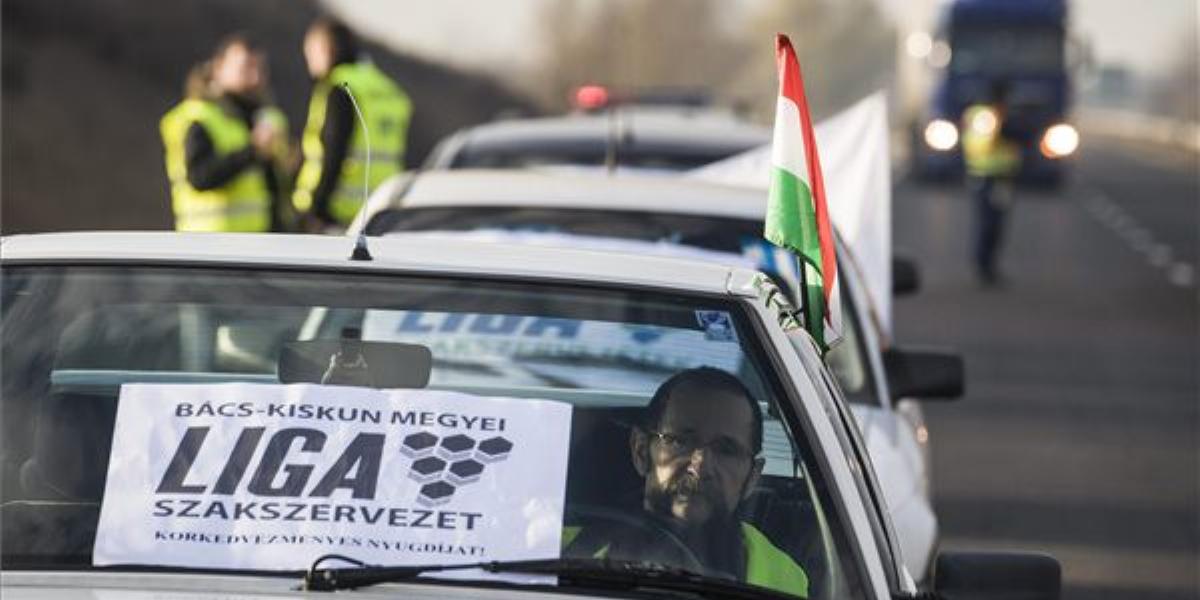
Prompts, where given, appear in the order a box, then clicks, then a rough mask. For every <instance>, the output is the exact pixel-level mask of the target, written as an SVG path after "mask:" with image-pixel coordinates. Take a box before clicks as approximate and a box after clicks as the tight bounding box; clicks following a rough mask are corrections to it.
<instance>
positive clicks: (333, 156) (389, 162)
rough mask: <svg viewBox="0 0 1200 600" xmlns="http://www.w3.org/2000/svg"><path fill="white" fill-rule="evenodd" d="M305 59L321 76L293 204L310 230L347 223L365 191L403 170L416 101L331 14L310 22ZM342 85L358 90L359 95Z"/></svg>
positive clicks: (316, 75)
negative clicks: (361, 51) (362, 54)
mask: <svg viewBox="0 0 1200 600" xmlns="http://www.w3.org/2000/svg"><path fill="white" fill-rule="evenodd" d="M304 59H305V62H306V63H307V64H308V72H309V74H310V75H311V76H312V77H313V79H314V81H315V83H314V85H313V91H312V98H311V100H310V101H309V105H308V119H307V121H306V122H305V124H304V134H303V137H302V139H301V149H302V151H303V154H304V161H303V163H302V165H301V167H300V173H299V175H298V176H297V178H296V187H295V191H294V192H293V193H292V205H293V207H294V208H295V210H296V211H297V212H298V213H299V214H300V215H301V216H302V221H303V223H304V225H305V228H306V229H309V230H310V231H321V230H327V229H331V228H344V227H346V226H348V225H350V223H351V222H352V221H353V220H354V217H355V215H356V214H358V211H359V209H360V208H361V207H362V205H363V203H364V202H365V200H366V194H369V193H370V191H371V190H373V189H375V187H377V186H378V185H379V184H380V183H382V182H383V181H384V180H385V179H387V178H388V177H391V176H392V175H394V174H396V173H399V172H400V171H401V170H402V169H403V165H404V162H403V161H404V150H405V145H406V143H407V138H408V124H409V120H410V117H411V115H412V104H411V102H409V99H408V95H407V94H405V93H404V91H403V90H402V89H400V87H399V86H398V85H396V83H395V82H393V81H392V80H391V78H389V77H388V76H387V75H385V74H384V73H383V72H382V71H380V70H379V68H377V67H376V66H375V65H374V64H372V63H370V62H369V61H366V60H360V59H359V56H358V41H357V39H356V37H355V36H354V34H353V33H352V32H351V31H350V29H349V28H348V27H346V25H345V24H343V23H340V22H338V21H336V20H334V19H332V18H329V17H322V18H319V19H317V21H315V22H314V23H313V24H312V26H311V27H309V29H308V32H307V34H305V37H304ZM342 86H345V87H348V88H349V90H350V92H351V93H353V101H352V100H351V97H350V95H349V94H347V93H346V91H345V89H343V87H342ZM355 102H356V103H357V105H358V108H359V110H360V111H361V112H362V119H363V121H364V122H365V125H366V128H367V131H366V134H365V135H364V132H363V125H364V123H360V122H359V120H358V116H357V115H356V112H355V110H354V103H355ZM368 139H369V142H370V144H369V147H368ZM368 151H369V152H370V172H369V173H368V171H367V157H368Z"/></svg>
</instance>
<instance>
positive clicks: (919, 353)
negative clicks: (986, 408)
mask: <svg viewBox="0 0 1200 600" xmlns="http://www.w3.org/2000/svg"><path fill="white" fill-rule="evenodd" d="M883 364H884V368H885V369H887V378H888V388H889V389H890V391H891V396H892V400H893V401H896V400H899V399H900V398H917V399H922V400H926V399H941V400H952V399H954V398H958V397H960V396H962V395H963V388H964V387H965V385H966V384H965V382H966V376H965V374H964V371H965V368H964V366H963V359H962V356H959V355H958V354H957V353H954V352H946V351H939V350H917V349H912V348H901V347H893V348H889V349H887V350H885V351H884V352H883Z"/></svg>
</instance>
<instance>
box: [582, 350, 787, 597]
mask: <svg viewBox="0 0 1200 600" xmlns="http://www.w3.org/2000/svg"><path fill="white" fill-rule="evenodd" d="M762 424H763V414H762V408H761V407H760V406H759V404H758V401H757V400H755V399H754V397H753V396H752V395H751V394H750V392H749V390H747V389H746V387H745V386H744V385H742V383H741V381H739V380H738V379H737V378H736V377H734V376H733V375H730V374H729V373H726V372H725V371H721V370H718V369H714V368H711V367H701V368H698V369H689V370H686V371H682V372H680V373H677V374H675V375H674V376H672V377H671V378H670V379H668V380H667V381H666V382H664V383H663V384H662V385H661V386H660V387H659V388H658V390H657V391H656V392H655V394H654V397H653V398H652V399H651V401H650V404H649V406H648V407H647V408H646V413H645V418H644V420H643V422H642V423H641V424H639V425H638V426H635V427H634V428H633V430H632V432H631V434H630V439H629V448H630V454H631V458H632V461H633V467H634V469H635V470H636V471H637V473H638V475H639V476H640V477H641V478H642V479H643V481H644V485H643V489H642V509H643V510H644V511H645V513H646V514H644V515H640V516H638V517H637V518H636V519H634V521H637V522H639V523H640V526H639V527H619V526H618V527H603V528H601V527H592V528H587V529H584V530H583V531H582V532H579V534H578V535H577V536H575V537H574V539H573V540H572V541H571V543H570V544H569V546H568V547H567V550H566V553H567V554H568V555H574V556H581V555H582V556H591V557H597V558H600V557H609V558H613V559H622V560H649V561H653V562H662V563H664V564H668V565H671V566H678V567H684V568H688V567H692V568H696V567H698V568H700V569H702V570H704V571H705V572H706V573H707V574H712V575H717V576H724V577H729V578H732V579H736V580H738V581H745V582H748V583H751V584H755V585H759V586H763V587H769V588H773V589H777V590H780V591H783V592H787V593H791V594H795V595H798V596H802V597H806V596H807V595H808V577H807V575H806V574H805V573H804V570H803V569H802V568H801V567H800V566H799V565H797V564H796V562H795V561H794V560H793V559H792V558H791V557H790V556H788V555H787V554H786V553H785V552H784V551H782V550H780V549H779V548H777V547H776V546H775V545H774V544H772V543H771V541H770V540H768V539H767V537H766V536H765V535H764V534H763V533H762V532H761V531H759V530H758V529H757V528H755V527H754V526H753V525H751V524H749V523H746V522H744V521H741V520H740V519H739V518H738V507H739V505H740V504H741V503H742V501H744V500H745V499H746V498H747V497H748V496H749V495H750V492H751V491H752V490H753V489H754V485H755V483H756V482H757V481H758V478H759V475H760V474H761V473H762V468H763V463H764V461H763V459H762V458H761V457H759V456H758V455H759V453H760V452H761V450H762ZM568 536H569V534H568ZM681 546H682V547H681ZM689 553H690V555H689ZM697 562H698V563H699V564H698V565H695V564H689V563H697Z"/></svg>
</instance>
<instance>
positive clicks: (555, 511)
mask: <svg viewBox="0 0 1200 600" xmlns="http://www.w3.org/2000/svg"><path fill="white" fill-rule="evenodd" d="M0 249H2V250H3V258H2V261H3V262H2V263H0V265H2V268H3V279H2V286H3V288H2V298H3V312H2V316H0V336H2V341H3V349H4V354H3V357H2V358H0V370H2V373H0V374H2V375H3V378H2V379H3V397H2V401H0V410H2V415H0V416H2V417H3V418H2V419H0V423H3V427H4V431H3V434H4V435H3V437H2V438H0V439H2V443H3V447H2V450H3V453H2V454H0V470H2V473H3V478H4V486H3V487H2V488H0V560H2V561H3V565H4V571H3V573H0V594H2V595H3V596H4V598H6V599H32V598H107V597H122V598H126V597H151V596H153V597H167V598H176V597H188V598H206V599H207V598H229V597H238V598H266V597H271V598H279V597H299V596H310V595H312V593H313V592H316V591H319V590H345V591H344V592H343V593H344V594H346V595H350V596H353V595H355V594H358V595H362V596H364V597H397V596H402V597H451V598H460V597H461V598H467V597H470V598H538V597H556V598H563V597H568V596H571V597H574V596H585V597H600V598H618V597H620V598H627V597H656V598H657V597H695V596H697V595H699V596H703V597H712V598H752V597H762V598H773V597H790V596H796V595H799V596H807V597H811V598H869V599H872V600H883V599H894V598H915V597H916V595H917V589H916V587H915V585H914V583H913V581H912V579H911V577H909V576H908V573H907V570H906V568H905V566H904V564H903V563H902V561H901V560H900V558H899V550H898V548H897V540H896V539H895V536H894V534H893V533H892V528H891V520H890V517H889V515H888V513H887V511H886V510H884V509H883V508H882V506H881V503H880V492H879V490H878V487H877V484H876V482H875V479H874V475H873V472H872V470H871V467H870V463H869V461H867V460H866V456H865V453H866V450H865V448H864V447H863V445H862V442H861V440H859V439H858V434H857V430H856V428H855V427H854V426H853V424H852V422H851V417H850V415H849V413H848V410H847V409H846V406H845V404H844V402H843V400H842V398H841V396H840V392H839V391H838V388H837V386H836V385H835V384H834V383H833V380H832V377H831V376H830V375H829V373H828V372H827V370H826V368H825V367H824V365H823V364H822V362H821V360H820V357H819V355H818V353H817V350H816V348H815V346H814V344H813V342H812V340H811V338H809V337H808V335H807V334H806V333H805V332H803V330H800V329H798V328H795V327H794V325H793V324H794V314H795V312H794V309H793V308H792V307H791V306H790V305H788V304H787V303H786V302H785V301H782V300H781V296H780V294H779V293H778V290H776V289H775V288H774V286H773V285H772V284H771V283H770V281H769V280H767V279H765V278H764V277H763V276H762V275H761V274H759V273H757V272H755V271H752V270H746V269H738V268H730V267H725V266H721V265H716V264H712V263H707V262H697V261H686V260H681V259H667V258H654V257H639V256H633V255H621V254H613V253H600V252H590V251H578V250H570V249H561V248H537V247H530V246H512V245H508V246H506V245H494V244H480V243H469V242H465V241H464V242H460V243H458V244H456V245H454V246H446V245H444V244H438V243H432V242H430V241H427V240H426V241H422V240H415V239H371V240H368V241H367V244H366V245H365V246H362V247H357V248H356V247H354V245H353V244H352V241H351V240H348V239H345V238H334V237H311V236H283V235H278V236H271V235H221V234H191V235H189V234H175V233H142V234H136V233H71V234H42V235H31V236H14V237H8V238H4V239H3V240H2V241H0ZM513 331H519V332H521V334H522V336H523V337H524V338H525V340H524V344H522V345H521V346H520V347H518V348H513V347H512V345H511V344H510V343H509V341H510V340H511V337H510V336H509V334H511V333H512V332H513ZM497 336H499V337H497ZM497 341H498V343H497ZM681 350H685V351H686V352H681ZM701 366H708V367H709V368H708V369H706V370H704V371H705V372H706V373H708V375H707V376H711V377H715V379H712V381H715V382H717V383H716V384H713V387H711V388H710V387H696V386H697V385H699V384H697V383H695V382H694V381H691V380H689V381H690V382H691V383H688V384H680V385H679V386H677V387H675V388H671V389H669V390H667V391H663V392H662V393H663V394H664V396H663V397H664V398H665V400H663V401H661V402H660V403H659V404H657V405H656V404H655V403H654V401H653V400H652V396H654V395H655V393H656V392H658V391H659V390H660V388H666V386H665V385H664V382H665V381H670V380H672V379H673V378H675V377H680V376H681V375H680V373H692V372H693V370H694V368H696V367H701ZM690 376H691V375H689V377H690ZM731 380H732V382H733V383H729V382H730V381H731ZM689 386H690V387H689ZM729 386H733V387H732V388H731V387H729ZM688 390H690V391H688ZM730 390H736V391H730ZM685 391H688V392H687V393H684V392H685ZM710 392H711V393H710ZM648 403H649V405H648ZM655 406H657V407H658V408H657V410H656V409H655ZM746 424H749V427H745V425H746ZM759 436H761V450H760V449H758V448H757V447H756V444H755V442H754V440H755V439H758V437H759ZM684 472H686V473H688V474H689V475H688V478H689V479H688V481H690V482H691V483H689V484H688V485H683V486H667V487H665V488H664V487H660V484H664V483H670V482H672V481H674V479H673V477H674V476H675V475H673V474H679V473H684ZM743 476H744V477H743ZM664 478H665V479H664ZM681 481H682V480H681ZM664 493H665V494H666V495H665V496H663V495H662V494H664ZM731 493H732V494H734V495H733V496H728V494H731ZM722 497H732V498H735V499H736V500H735V502H736V504H735V505H732V506H731V505H729V504H722V503H721V502H719V501H718V499H719V498H722ZM662 499H665V500H666V501H668V504H666V505H660V504H658V503H657V501H658V500H662ZM652 500H653V502H652ZM628 502H632V504H628ZM664 507H666V508H664ZM681 507H682V508H681ZM722 515H724V517H722ZM721 518H725V519H728V520H727V521H722V520H720V519H721ZM722 523H727V524H728V527H732V528H722V526H721V524H722ZM718 534H727V535H730V536H741V542H742V543H741V544H740V545H739V544H732V545H731V544H728V543H724V544H719V545H715V546H714V545H711V544H710V545H704V544H700V545H697V544H696V540H700V539H705V538H704V536H706V535H718ZM588 535H590V536H591V539H592V540H596V539H601V540H603V539H610V540H611V543H610V545H607V546H604V547H603V548H602V550H603V551H605V552H608V555H606V556H598V555H597V554H594V553H592V551H591V548H590V547H587V546H584V547H583V548H582V549H581V548H578V547H577V545H578V544H581V543H582V542H581V541H580V540H583V539H585V538H587V537H588ZM605 536H609V537H608V538H606V537H605ZM630 540H638V541H641V542H644V543H642V544H630V543H628V542H629V541H630ZM731 541H732V540H731ZM722 548H741V549H742V551H741V552H736V551H735V552H734V553H733V554H727V555H720V553H719V552H720V551H719V549H722ZM642 552H644V553H646V555H645V556H639V555H638V553H642ZM714 552H717V553H718V554H717V555H714V554H713V553H714ZM719 556H724V559H723V560H724V561H725V562H721V561H718V560H717V558H714V557H719ZM710 559H711V560H710ZM756 560H757V561H759V562H758V563H757V564H756V563H755V561H756ZM730 561H731V562H730ZM718 563H720V564H725V565H729V566H730V567H731V568H732V569H733V571H731V572H726V571H725V570H724V569H719V568H716V567H714V566H713V565H714V564H718ZM938 564H939V566H938V571H937V572H938V575H937V580H936V585H937V591H938V592H940V593H944V594H947V595H948V596H951V595H952V596H953V597H963V598H970V597H987V598H1039V599H1040V598H1057V597H1058V594H1059V589H1060V583H1061V581H1060V573H1059V565H1058V563H1057V561H1055V560H1054V559H1053V558H1050V557H1046V556H1040V555H1025V554H965V553H957V554H942V555H941V556H940V557H939V559H938ZM764 565H766V566H767V567H770V568H764ZM739 567H740V568H739ZM350 590H356V591H350Z"/></svg>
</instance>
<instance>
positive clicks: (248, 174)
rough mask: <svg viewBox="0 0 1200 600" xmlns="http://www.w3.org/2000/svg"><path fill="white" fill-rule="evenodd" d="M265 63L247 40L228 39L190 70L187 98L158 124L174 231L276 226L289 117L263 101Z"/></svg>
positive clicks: (236, 36) (255, 229) (251, 229)
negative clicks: (281, 169)
mask: <svg viewBox="0 0 1200 600" xmlns="http://www.w3.org/2000/svg"><path fill="white" fill-rule="evenodd" d="M265 60H266V59H265V57H264V56H263V54H262V52H261V51H260V50H259V49H258V47H257V45H256V44H255V43H254V42H253V41H252V40H251V39H250V38H249V37H247V36H245V35H242V34H234V35H231V36H229V37H228V38H226V39H225V40H224V41H223V42H222V43H221V44H220V45H219V46H218V47H217V49H216V51H215V52H214V53H213V56H212V58H211V59H209V60H208V61H207V62H205V63H202V64H201V65H198V66H197V67H196V68H194V69H193V70H192V72H190V73H189V75H188V83H187V84H186V89H185V98H184V99H183V101H182V102H180V103H179V104H177V105H176V106H175V107H173V108H172V109H171V110H170V111H168V112H167V113H166V114H165V115H164V116H163V118H162V120H161V121H160V123H159V129H160V132H161V134H162V139H163V148H164V151H165V157H166V167H167V177H168V179H169V180H170V183H171V208H172V212H173V213H174V217H175V229H177V230H179V231H224V232H237V231H240V232H262V231H271V230H273V229H279V228H280V226H279V219H278V218H277V217H276V213H275V211H274V207H275V206H276V204H277V199H278V198H279V196H280V190H281V183H282V181H283V179H282V178H280V177H279V176H278V174H279V173H280V172H281V171H280V168H279V164H280V161H281V160H282V156H281V154H282V153H284V152H286V146H287V141H286V140H287V120H286V118H284V116H283V113H282V112H281V111H280V110H279V109H278V108H275V107H272V106H267V105H264V103H263V90H265V88H266V86H265V75H264V69H265Z"/></svg>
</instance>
